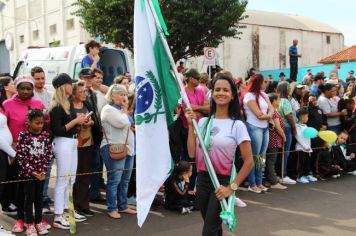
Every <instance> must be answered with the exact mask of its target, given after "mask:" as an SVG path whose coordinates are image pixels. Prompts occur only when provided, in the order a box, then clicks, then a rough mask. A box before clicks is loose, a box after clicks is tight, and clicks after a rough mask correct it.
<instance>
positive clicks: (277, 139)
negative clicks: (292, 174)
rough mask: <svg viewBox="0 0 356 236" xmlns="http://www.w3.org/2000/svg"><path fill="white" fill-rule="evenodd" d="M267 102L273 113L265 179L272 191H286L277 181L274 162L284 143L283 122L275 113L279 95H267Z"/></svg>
mask: <svg viewBox="0 0 356 236" xmlns="http://www.w3.org/2000/svg"><path fill="white" fill-rule="evenodd" d="M269 100H270V102H271V104H272V106H273V107H274V109H275V110H274V113H273V116H272V119H273V121H272V122H273V125H272V127H271V128H270V130H269V143H268V150H267V154H266V177H267V180H268V181H269V182H270V183H271V188H272V189H286V188H287V187H286V186H284V185H281V184H280V183H279V179H278V177H277V174H276V161H277V156H278V150H279V149H281V148H282V147H283V145H284V143H285V141H286V135H285V134H284V131H283V129H284V122H283V119H282V117H281V116H280V115H279V113H278V112H277V109H278V107H279V102H280V98H279V94H277V93H271V94H269Z"/></svg>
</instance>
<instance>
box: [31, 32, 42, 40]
mask: <svg viewBox="0 0 356 236" xmlns="http://www.w3.org/2000/svg"><path fill="white" fill-rule="evenodd" d="M39 37H40V31H39V30H34V31H32V39H33V40H38V38H39Z"/></svg>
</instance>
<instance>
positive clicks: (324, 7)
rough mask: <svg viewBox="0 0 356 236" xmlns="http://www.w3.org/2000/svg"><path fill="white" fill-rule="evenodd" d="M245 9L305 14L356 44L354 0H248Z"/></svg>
mask: <svg viewBox="0 0 356 236" xmlns="http://www.w3.org/2000/svg"><path fill="white" fill-rule="evenodd" d="M247 9H249V10H263V11H271V12H281V13H287V14H293V15H300V16H307V17H311V18H314V19H316V20H319V21H321V22H324V23H326V24H328V25H330V26H332V27H334V28H336V29H338V30H340V31H341V32H342V33H343V34H344V37H345V45H347V46H352V45H355V44H356V0H248V5H247Z"/></svg>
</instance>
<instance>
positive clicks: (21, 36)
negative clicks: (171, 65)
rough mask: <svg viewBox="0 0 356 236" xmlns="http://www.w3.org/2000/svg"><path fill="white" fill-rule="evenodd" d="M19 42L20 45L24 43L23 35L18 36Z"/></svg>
mask: <svg viewBox="0 0 356 236" xmlns="http://www.w3.org/2000/svg"><path fill="white" fill-rule="evenodd" d="M19 40H20V43H24V42H25V35H20V37H19Z"/></svg>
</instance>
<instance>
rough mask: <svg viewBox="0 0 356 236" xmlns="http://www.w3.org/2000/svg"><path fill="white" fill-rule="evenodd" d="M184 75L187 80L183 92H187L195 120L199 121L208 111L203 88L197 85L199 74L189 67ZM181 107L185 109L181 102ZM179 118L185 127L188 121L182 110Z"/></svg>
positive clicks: (208, 107) (208, 106)
mask: <svg viewBox="0 0 356 236" xmlns="http://www.w3.org/2000/svg"><path fill="white" fill-rule="evenodd" d="M184 76H185V77H186V81H187V85H186V86H185V92H186V93H187V96H188V99H189V102H190V104H191V106H192V109H193V111H194V112H195V114H196V116H197V120H198V121H199V120H200V119H201V118H203V117H204V116H205V115H208V114H209V112H210V105H209V101H208V99H207V98H206V96H205V92H204V90H203V89H202V88H200V87H199V79H200V77H201V76H200V74H199V72H198V71H197V70H196V69H189V70H188V71H187V72H186V73H185V74H184ZM182 108H183V109H185V104H182ZM181 119H182V121H183V126H184V128H186V129H187V128H188V123H187V119H186V117H185V115H184V112H182V113H181Z"/></svg>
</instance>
